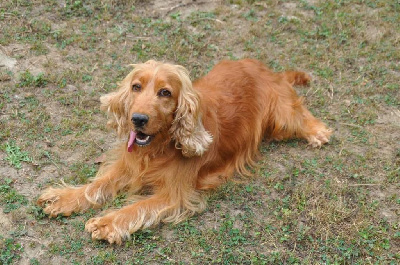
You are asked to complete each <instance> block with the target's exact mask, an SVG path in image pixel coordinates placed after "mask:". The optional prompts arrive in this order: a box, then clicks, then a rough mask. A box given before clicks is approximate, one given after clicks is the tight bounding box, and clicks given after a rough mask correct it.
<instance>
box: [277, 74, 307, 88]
mask: <svg viewBox="0 0 400 265" xmlns="http://www.w3.org/2000/svg"><path fill="white" fill-rule="evenodd" d="M281 75H282V76H283V77H284V78H285V79H286V80H287V81H288V82H289V83H290V84H292V86H306V85H308V84H309V83H310V81H311V76H310V75H308V74H307V73H304V72H298V71H285V72H282V73H281Z"/></svg>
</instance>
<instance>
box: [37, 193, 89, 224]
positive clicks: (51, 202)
mask: <svg viewBox="0 0 400 265" xmlns="http://www.w3.org/2000/svg"><path fill="white" fill-rule="evenodd" d="M82 195H83V196H82ZM37 204H38V205H39V206H41V207H43V211H44V212H45V213H46V214H48V215H49V216H50V217H57V215H59V214H62V215H64V216H70V215H71V214H72V213H73V212H78V211H81V210H82V209H83V208H86V207H87V204H88V203H87V201H86V199H85V197H84V194H83V193H82V192H81V191H80V189H79V188H63V189H55V188H48V189H47V190H45V191H44V192H43V193H42V195H41V196H40V197H39V199H38V200H37Z"/></svg>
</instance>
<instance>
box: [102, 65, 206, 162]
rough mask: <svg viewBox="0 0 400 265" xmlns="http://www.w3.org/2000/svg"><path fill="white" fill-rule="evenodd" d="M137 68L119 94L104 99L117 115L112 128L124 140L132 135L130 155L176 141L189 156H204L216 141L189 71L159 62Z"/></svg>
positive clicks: (176, 144)
mask: <svg viewBox="0 0 400 265" xmlns="http://www.w3.org/2000/svg"><path fill="white" fill-rule="evenodd" d="M134 67H135V68H134V70H133V71H132V72H131V73H129V74H128V76H127V77H126V78H125V79H124V80H123V81H122V83H121V84H120V89H119V90H118V91H116V92H113V93H110V94H107V95H105V96H103V97H102V98H101V102H102V108H103V109H105V110H107V111H108V112H110V113H112V114H113V116H112V118H111V120H110V121H109V124H110V125H111V127H114V128H115V129H116V130H117V132H118V134H119V135H120V136H121V135H126V134H129V141H128V151H129V152H131V151H132V150H133V146H134V145H136V146H139V147H143V148H151V146H152V144H153V145H160V144H161V143H165V142H170V141H175V146H176V147H177V148H180V149H182V153H183V154H184V155H185V156H193V155H201V154H203V152H204V151H205V150H207V148H208V145H209V144H210V143H211V141H212V138H211V135H209V134H208V132H206V131H205V129H204V126H203V124H202V122H201V112H200V107H199V105H200V99H199V96H198V95H197V93H196V92H195V91H194V90H193V88H192V83H191V81H190V79H189V76H188V72H187V70H186V69H185V68H183V67H182V66H178V65H171V64H163V63H159V62H155V61H148V62H146V63H144V64H138V65H134Z"/></svg>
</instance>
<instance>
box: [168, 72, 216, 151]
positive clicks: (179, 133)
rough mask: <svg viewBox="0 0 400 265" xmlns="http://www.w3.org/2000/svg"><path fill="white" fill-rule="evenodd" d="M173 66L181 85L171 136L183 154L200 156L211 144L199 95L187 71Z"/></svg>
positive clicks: (210, 136)
mask: <svg viewBox="0 0 400 265" xmlns="http://www.w3.org/2000/svg"><path fill="white" fill-rule="evenodd" d="M175 67H176V70H177V75H178V76H179V80H180V82H181V85H182V87H181V90H180V94H179V98H178V106H177V109H176V112H175V119H174V121H173V122H172V126H171V133H172V138H173V139H174V140H175V147H176V148H179V149H182V154H183V155H184V156H186V157H191V156H201V155H202V154H203V153H204V152H205V151H207V149H208V147H209V145H210V144H211V142H212V140H213V139H212V135H211V134H210V133H209V132H207V131H206V129H205V128H204V125H203V122H202V112H201V109H200V97H199V95H198V93H197V92H196V91H195V90H194V89H193V87H192V81H191V80H190V78H189V73H188V71H187V70H186V69H185V68H184V67H182V66H180V65H175Z"/></svg>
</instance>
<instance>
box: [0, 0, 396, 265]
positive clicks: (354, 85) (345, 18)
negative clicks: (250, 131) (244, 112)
mask: <svg viewBox="0 0 400 265" xmlns="http://www.w3.org/2000/svg"><path fill="white" fill-rule="evenodd" d="M155 2H157V4H161V1H155ZM178 4H179V3H178V1H176V5H178ZM171 6H174V5H172V4H171ZM399 21H400V5H399V3H398V1H394V0H389V1H387V0H385V1H384V0H380V1H358V0H346V1H334V0H329V1H303V0H299V1H290V2H289V1H272V0H266V1H253V0H252V1H250V0H248V1H245V0H234V1H222V2H218V3H217V2H216V3H215V5H213V6H210V5H208V4H196V3H195V2H194V3H193V4H192V5H187V6H179V7H177V8H175V9H173V10H171V11H168V8H167V9H165V8H154V7H153V6H150V4H149V3H147V2H146V1H134V0H130V1H111V0H106V1H101V2H99V1H92V0H90V1H75V0H74V1H65V3H63V4H62V5H60V4H59V3H57V2H54V1H49V0H46V1H8V2H6V3H4V4H3V5H1V6H0V28H1V29H2V32H1V33H2V35H1V38H0V45H1V47H2V49H1V52H2V53H4V54H5V55H7V56H9V57H12V58H15V59H16V60H17V62H18V63H17V64H16V67H15V68H14V69H6V68H4V67H1V68H0V82H1V87H2V91H1V93H0V146H1V150H0V158H1V160H0V168H2V170H1V171H0V207H1V211H2V215H0V217H1V218H4V220H5V221H7V222H5V223H9V224H11V227H12V229H9V230H10V231H7V234H2V235H0V250H1V259H2V260H0V263H4V264H16V263H18V262H19V261H21V260H22V259H24V262H25V261H26V262H30V263H31V264H46V263H47V264H52V263H54V262H56V263H57V262H58V263H60V262H61V263H62V262H64V263H65V262H67V263H68V262H69V263H74V264H149V263H158V264H365V262H368V263H371V264H397V263H399V261H400V256H399V254H398V253H400V243H399V242H400V234H399V232H398V231H399V229H400V227H399V210H400V197H399V194H398V190H399V188H400V146H399V143H400V135H399V121H400V117H399V115H400V114H399V113H398V109H399V106H400V97H399V89H400V87H399V84H400V75H399V72H400V67H399V65H398V64H396V62H398V61H400V52H399V49H398V47H399V45H398V44H399V43H398V39H399V36H400V31H399V29H398V24H399ZM245 57H250V58H257V59H259V60H261V61H262V62H264V63H265V64H266V65H268V66H269V67H270V68H272V69H274V70H275V71H283V70H289V69H302V70H304V71H306V72H308V73H310V74H311V75H312V76H313V81H312V84H311V86H310V87H306V88H302V87H300V88H297V91H298V93H299V94H300V95H302V96H305V102H306V105H307V107H308V108H309V109H310V111H311V112H312V113H314V114H315V116H317V117H319V118H321V119H322V120H324V121H325V122H326V123H327V124H328V125H329V126H330V127H332V128H334V129H335V132H334V135H333V138H332V140H331V142H330V144H329V145H327V146H324V147H322V148H321V149H311V148H308V147H307V146H306V143H305V142H303V141H300V140H291V141H286V142H279V143H275V142H274V143H269V144H268V143H264V144H263V145H262V146H261V147H260V150H261V153H262V158H261V160H260V161H259V165H258V166H259V167H258V168H257V169H255V171H254V172H255V178H252V179H245V180H244V182H241V183H233V182H230V183H227V184H226V185H224V186H222V187H221V188H219V189H218V190H216V191H215V192H212V193H210V194H207V195H208V196H209V197H208V207H207V209H206V211H205V212H204V213H202V214H199V215H196V216H194V217H192V218H190V219H189V220H186V221H184V222H182V223H180V224H178V225H175V226H174V225H170V224H162V225H160V226H157V227H154V228H150V229H146V230H144V231H139V232H137V233H135V234H134V235H132V237H131V239H130V240H127V241H126V242H124V244H123V245H122V246H120V247H114V246H109V245H108V244H106V243H104V242H94V241H92V240H91V239H90V237H89V235H88V234H87V233H86V232H84V223H85V221H86V220H88V219H89V218H91V217H94V216H98V215H99V214H100V212H101V211H100V210H91V211H89V212H87V213H85V214H82V215H73V216H72V217H70V218H65V217H58V218H56V219H55V220H49V219H48V218H47V217H45V215H44V213H43V211H42V210H41V209H40V208H39V207H38V206H36V205H35V199H36V198H37V196H38V193H39V192H40V190H43V189H44V188H45V187H47V186H48V185H49V184H56V183H60V181H61V179H63V180H65V182H66V183H69V184H73V185H79V184H83V183H86V182H87V181H88V179H90V178H91V177H93V176H95V174H96V172H97V170H98V166H97V165H96V164H95V159H96V158H97V157H99V156H100V155H101V154H102V153H103V152H104V151H105V150H108V149H110V148H111V147H112V142H113V141H114V139H115V135H114V134H113V133H112V132H109V131H107V130H106V128H105V122H106V116H105V115H104V114H103V113H101V112H100V111H99V100H98V99H99V97H100V96H101V95H103V94H105V93H108V92H110V91H112V90H115V89H116V87H117V83H118V82H119V81H120V80H122V78H123V77H124V76H125V75H126V74H127V73H128V72H129V71H130V67H129V66H128V65H129V64H131V63H138V62H143V61H146V60H149V59H156V60H164V61H168V62H173V63H177V64H182V65H183V66H185V67H187V68H188V69H189V71H190V74H191V77H193V78H197V77H199V76H202V75H204V74H205V73H207V72H208V71H209V70H210V69H211V68H212V66H213V65H215V63H217V62H218V61H220V60H222V59H240V58H245ZM240 181H243V180H242V179H241V180H240ZM22 194H24V195H22ZM125 203H126V196H125V195H119V196H118V197H117V198H116V200H115V201H114V202H109V203H108V204H107V205H106V206H105V207H104V209H106V210H110V209H113V208H120V207H122V206H123V205H124V204H125ZM0 221H2V220H0ZM1 225H2V222H0V228H2V227H1ZM32 242H34V243H32ZM38 249H40V251H37V250H38ZM32 253H40V254H32ZM22 254H24V255H22ZM7 262H8V263H7Z"/></svg>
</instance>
